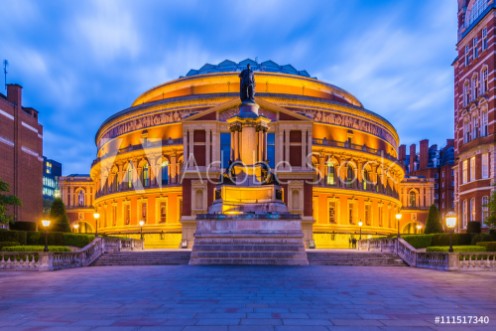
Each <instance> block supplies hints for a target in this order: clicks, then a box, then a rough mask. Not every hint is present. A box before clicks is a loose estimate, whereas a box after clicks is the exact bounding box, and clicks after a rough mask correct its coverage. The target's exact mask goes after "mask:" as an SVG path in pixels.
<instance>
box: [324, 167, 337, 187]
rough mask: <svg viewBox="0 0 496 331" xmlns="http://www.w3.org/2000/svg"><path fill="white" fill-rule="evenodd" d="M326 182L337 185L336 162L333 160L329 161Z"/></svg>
mask: <svg viewBox="0 0 496 331" xmlns="http://www.w3.org/2000/svg"><path fill="white" fill-rule="evenodd" d="M326 183H327V185H336V170H335V168H334V163H332V162H331V161H328V162H327V174H326Z"/></svg>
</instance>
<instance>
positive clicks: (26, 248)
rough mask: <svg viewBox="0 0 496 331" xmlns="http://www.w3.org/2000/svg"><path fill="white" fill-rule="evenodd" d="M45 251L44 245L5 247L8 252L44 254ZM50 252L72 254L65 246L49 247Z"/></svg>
mask: <svg viewBox="0 0 496 331" xmlns="http://www.w3.org/2000/svg"><path fill="white" fill-rule="evenodd" d="M44 249H45V246H44V245H31V246H24V245H23V246H9V247H4V248H3V250H4V251H6V252H43V250H44ZM48 251H50V252H70V251H71V249H70V248H69V247H65V246H48Z"/></svg>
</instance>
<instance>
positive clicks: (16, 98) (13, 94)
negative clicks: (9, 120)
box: [7, 84, 22, 107]
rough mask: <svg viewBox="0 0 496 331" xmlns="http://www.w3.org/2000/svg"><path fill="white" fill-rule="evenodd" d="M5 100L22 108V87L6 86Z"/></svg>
mask: <svg viewBox="0 0 496 331" xmlns="http://www.w3.org/2000/svg"><path fill="white" fill-rule="evenodd" d="M7 100H8V101H10V102H12V103H13V104H14V105H16V106H18V107H22V86H21V85H18V84H7Z"/></svg>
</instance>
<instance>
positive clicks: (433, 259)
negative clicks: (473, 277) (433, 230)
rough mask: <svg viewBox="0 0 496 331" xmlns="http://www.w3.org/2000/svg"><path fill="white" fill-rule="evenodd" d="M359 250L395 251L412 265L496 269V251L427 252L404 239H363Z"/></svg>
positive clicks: (439, 267)
mask: <svg viewBox="0 0 496 331" xmlns="http://www.w3.org/2000/svg"><path fill="white" fill-rule="evenodd" d="M358 249H359V250H367V251H380V252H386V253H395V254H397V255H398V257H400V258H401V259H402V260H403V261H404V262H405V263H406V264H407V265H409V266H410V267H417V268H427V269H436V270H447V271H496V252H455V253H447V252H446V253H445V252H425V251H423V250H418V249H415V248H414V247H413V246H412V245H410V244H409V243H408V242H406V241H405V240H404V239H402V238H399V240H398V239H396V238H382V239H369V240H362V241H360V242H359V244H358Z"/></svg>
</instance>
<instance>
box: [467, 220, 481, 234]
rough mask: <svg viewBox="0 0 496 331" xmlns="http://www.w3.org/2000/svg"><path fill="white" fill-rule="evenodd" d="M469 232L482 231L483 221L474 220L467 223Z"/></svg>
mask: <svg viewBox="0 0 496 331" xmlns="http://www.w3.org/2000/svg"><path fill="white" fill-rule="evenodd" d="M467 233H471V234H472V233H481V222H477V221H473V222H468V224H467Z"/></svg>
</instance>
